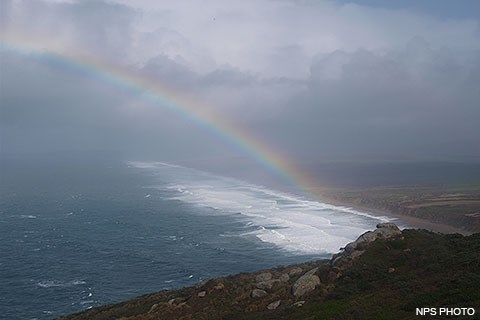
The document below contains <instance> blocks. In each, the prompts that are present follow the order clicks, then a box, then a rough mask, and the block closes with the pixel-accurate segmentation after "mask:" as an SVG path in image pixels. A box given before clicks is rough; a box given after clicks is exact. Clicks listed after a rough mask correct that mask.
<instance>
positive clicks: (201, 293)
mask: <svg viewBox="0 0 480 320" xmlns="http://www.w3.org/2000/svg"><path fill="white" fill-rule="evenodd" d="M206 295H207V292H206V291H200V292H199V293H198V294H197V296H199V297H200V298H203V297H205V296H206Z"/></svg>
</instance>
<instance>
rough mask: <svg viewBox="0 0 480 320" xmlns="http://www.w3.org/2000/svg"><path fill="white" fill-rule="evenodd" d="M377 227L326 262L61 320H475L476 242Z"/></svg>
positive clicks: (478, 304)
mask: <svg viewBox="0 0 480 320" xmlns="http://www.w3.org/2000/svg"><path fill="white" fill-rule="evenodd" d="M378 227H379V228H378V229H376V230H375V231H374V232H367V233H366V234H364V235H362V236H360V237H359V239H358V240H357V241H355V242H353V243H351V244H348V245H347V246H346V247H345V249H344V250H343V251H342V252H341V253H340V254H338V255H336V256H334V257H333V258H332V259H331V260H329V261H328V260H324V261H312V262H308V263H303V264H298V265H291V266H286V267H278V268H274V269H270V270H264V271H261V272H256V273H242V274H238V275H234V276H229V277H224V278H217V279H211V280H209V281H206V282H203V283H200V284H198V285H197V286H194V287H190V288H184V289H179V290H173V291H162V292H159V293H154V294H149V295H145V296H142V297H138V298H135V299H132V300H129V301H125V302H122V303H119V304H114V305H109V306H104V307H99V308H94V309H91V310H88V311H85V312H81V313H78V314H75V315H70V316H67V317H64V318H61V319H65V320H66V319H69V320H79V319H94V320H95V319H98V320H100V319H101V320H106V319H124V320H126V319H128V320H134V319H135V320H140V319H142V320H143V319H166V320H168V319H343V320H345V319H414V318H416V316H415V314H416V312H419V311H422V310H423V311H422V312H425V310H424V309H421V308H437V309H435V310H436V311H437V312H439V311H440V308H450V307H452V308H474V309H468V312H470V313H471V312H472V310H475V316H458V317H453V318H457V319H478V318H479V317H480V290H479V288H480V272H479V270H480V234H478V233H477V234H473V235H470V236H462V235H459V234H449V235H444V234H437V233H432V232H428V231H425V230H404V231H402V232H400V231H399V230H398V229H396V226H394V225H392V224H384V225H379V226H378ZM417 308H419V309H418V310H417ZM429 310H432V309H429ZM458 310H460V309H457V311H458ZM466 310H467V309H464V311H462V312H466ZM419 318H421V317H419ZM438 318H442V317H441V316H440V317H439V316H438V314H437V317H436V318H435V319H438Z"/></svg>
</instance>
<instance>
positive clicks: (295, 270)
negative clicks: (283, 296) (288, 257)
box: [288, 267, 303, 277]
mask: <svg viewBox="0 0 480 320" xmlns="http://www.w3.org/2000/svg"><path fill="white" fill-rule="evenodd" d="M302 272H303V269H302V268H300V267H295V268H293V269H290V270H289V271H288V275H289V276H290V277H294V276H296V275H298V274H300V273H302Z"/></svg>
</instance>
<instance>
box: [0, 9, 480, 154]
mask: <svg viewBox="0 0 480 320" xmlns="http://www.w3.org/2000/svg"><path fill="white" fill-rule="evenodd" d="M140 3H141V4H142V6H140V7H136V8H132V7H129V6H127V5H124V4H116V3H114V2H104V1H73V2H45V1H36V2H34V3H33V2H28V1H21V2H15V3H13V2H9V1H6V2H2V5H3V7H2V9H5V10H3V12H2V15H3V17H5V20H3V19H2V21H3V22H2V25H1V27H2V28H3V29H2V30H3V31H7V32H8V30H12V29H19V30H24V31H28V30H30V31H31V32H34V31H35V32H37V33H38V37H40V38H42V37H45V38H48V40H49V41H50V42H52V43H57V44H59V48H60V49H58V48H56V47H55V48H52V49H51V50H53V51H54V52H56V50H58V51H59V52H60V53H62V52H69V51H71V50H72V48H74V49H75V50H80V49H81V50H80V51H81V52H83V53H84V54H88V55H90V56H95V57H96V58H98V59H100V60H104V61H107V62H111V63H114V64H115V65H118V66H120V67H121V68H126V69H129V70H131V71H133V72H135V73H136V74H138V75H141V76H143V77H145V78H146V79H149V81H151V82H152V83H157V84H158V85H159V86H167V87H169V88H171V89H173V90H175V91H176V92H178V94H179V95H185V96H189V97H190V98H191V99H192V100H193V101H195V103H194V104H195V105H198V106H197V107H198V108H208V109H211V110H210V111H212V110H213V111H214V112H216V113H219V114H221V115H222V116H223V117H224V118H226V119H227V120H228V121H230V122H231V123H232V124H234V125H237V126H239V127H241V128H243V129H244V130H247V131H250V132H251V134H252V136H255V137H258V139H261V140H262V141H264V142H265V143H266V144H268V145H272V146H275V147H276V148H277V149H279V150H281V151H282V152H283V153H285V154H288V155H290V156H292V157H296V158H297V159H299V161H307V160H308V161H310V160H312V159H319V160H323V159H327V160H371V159H380V160H381V159H389V160H391V159H433V160H452V159H466V158H469V159H471V158H472V157H477V158H478V157H480V149H478V147H477V146H478V145H480V129H479V128H480V127H479V126H478V124H477V122H478V120H477V119H480V109H479V108H478V105H479V101H480V90H479V88H478V83H480V52H479V48H478V43H474V42H473V41H472V39H473V38H472V37H473V36H472V34H477V35H478V30H477V31H475V30H476V29H478V25H477V24H472V23H471V21H470V20H468V21H446V22H442V21H437V20H435V19H433V20H432V18H431V17H423V16H421V15H418V14H417V13H416V14H413V15H412V14H409V13H408V12H404V11H399V12H397V11H395V10H390V11H389V10H387V9H382V10H378V9H369V8H366V7H361V6H346V7H343V6H336V5H334V4H333V3H332V2H325V3H323V2H321V3H318V4H313V3H310V4H306V3H303V2H291V1H276V2H275V1H274V2H270V1H257V2H245V3H243V2H242V4H239V3H236V4H235V5H233V6H232V7H231V8H229V10H226V9H225V7H224V5H223V2H219V1H216V0H211V1H207V2H205V6H204V7H202V10H203V11H202V14H197V12H196V10H193V9H192V6H191V4H190V5H187V2H182V1H180V2H178V3H177V2H175V3H174V2H165V3H163V4H162V5H161V6H160V5H159V4H158V2H156V1H151V2H150V1H147V0H145V1H140ZM158 6H160V7H158ZM150 7H152V8H154V9H155V8H156V9H155V10H153V9H152V11H147V10H146V8H150ZM222 8H223V9H222ZM372 10H373V11H372ZM258 12H268V15H265V16H262V17H261V16H259V15H258ZM289 16H291V17H295V21H298V22H299V23H298V25H297V26H296V27H295V28H292V27H291V25H290V24H289V23H287V22H286V21H288V20H286V18H288V17H289ZM332 16H334V17H336V18H338V19H332V18H331V17H332ZM372 16H375V17H378V21H372V20H371V19H370V18H371V17H372ZM212 17H215V20H213V18H212ZM202 19H203V20H202ZM5 21H7V22H5ZM399 21H400V22H402V23H399ZM428 25H433V26H436V27H437V28H438V30H437V31H431V30H430V29H428V28H426V27H425V26H428ZM412 26H415V27H416V28H418V30H417V31H412V30H413V29H414V28H413V27H412ZM442 32H443V34H444V37H441V35H439V33H442ZM475 32H477V33H475ZM439 39H440V40H439ZM50 42H48V43H50ZM79 48H80V49H79ZM39 50H40V49H39ZM41 50H46V51H48V48H47V49H45V48H42V49H41ZM62 50H64V51H62ZM1 64H2V70H1V71H2V73H1V77H2V79H1V80H2V83H1V100H0V102H1V117H0V125H1V135H2V152H29V151H31V152H38V151H45V152H48V151H55V150H88V149H91V150H110V151H112V152H120V153H123V154H125V155H126V156H128V157H130V158H142V157H151V158H157V159H164V160H169V159H170V160H184V159H213V158H215V157H217V158H225V157H232V156H242V153H241V152H240V151H239V150H236V148H235V146H232V144H231V143H230V142H228V141H225V139H223V138H222V137H221V136H222V134H218V132H215V130H211V128H209V126H210V124H202V123H200V122H198V121H195V119H193V120H192V118H191V117H189V115H188V113H189V111H188V106H187V109H186V110H182V109H181V108H176V107H174V108H170V107H168V106H166V105H165V104H164V103H163V102H162V101H161V99H151V97H149V96H148V94H146V93H145V92H141V91H138V90H130V89H128V88H127V87H125V86H118V85H115V84H114V82H108V81H104V80H102V79H100V78H99V77H97V76H95V75H94V74H91V73H89V72H83V73H82V72H78V70H76V69H75V68H71V69H70V68H68V65H65V64H63V65H62V64H58V63H55V59H51V58H48V55H42V54H41V53H39V52H36V53H31V54H28V53H23V54H18V53H12V51H5V50H3V51H2V53H1Z"/></svg>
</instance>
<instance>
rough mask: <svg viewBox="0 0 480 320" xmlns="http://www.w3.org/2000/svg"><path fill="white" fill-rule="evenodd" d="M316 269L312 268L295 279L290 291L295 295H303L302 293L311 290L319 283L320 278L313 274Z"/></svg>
mask: <svg viewBox="0 0 480 320" xmlns="http://www.w3.org/2000/svg"><path fill="white" fill-rule="evenodd" d="M317 270H318V268H314V269H312V270H310V271H308V272H306V273H305V274H304V275H303V276H301V277H300V278H298V280H297V281H295V283H294V284H293V287H292V293H293V295H294V296H295V297H300V296H303V295H304V294H306V293H308V292H310V291H313V290H314V289H315V287H316V286H318V285H320V278H319V277H318V276H316V275H315V273H316V272H317Z"/></svg>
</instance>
